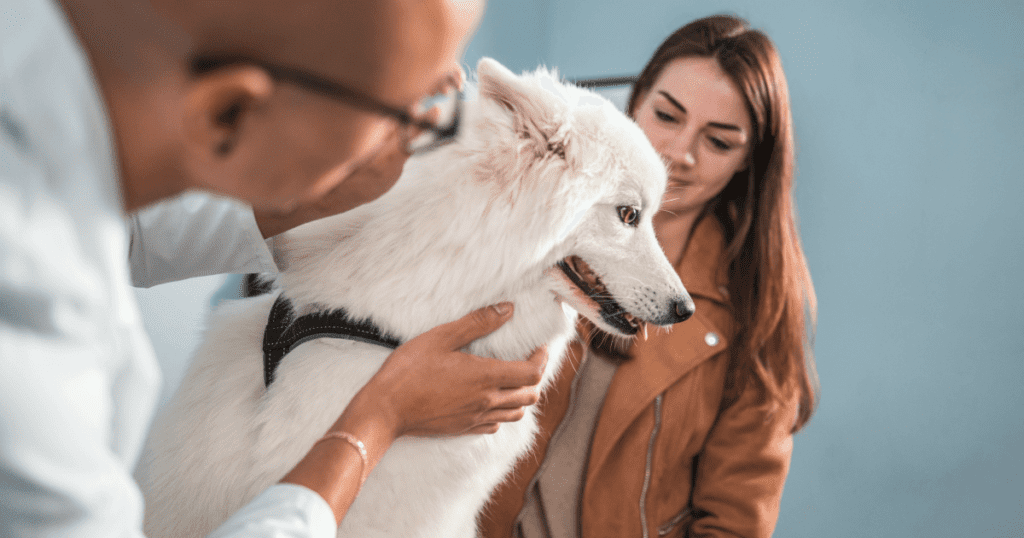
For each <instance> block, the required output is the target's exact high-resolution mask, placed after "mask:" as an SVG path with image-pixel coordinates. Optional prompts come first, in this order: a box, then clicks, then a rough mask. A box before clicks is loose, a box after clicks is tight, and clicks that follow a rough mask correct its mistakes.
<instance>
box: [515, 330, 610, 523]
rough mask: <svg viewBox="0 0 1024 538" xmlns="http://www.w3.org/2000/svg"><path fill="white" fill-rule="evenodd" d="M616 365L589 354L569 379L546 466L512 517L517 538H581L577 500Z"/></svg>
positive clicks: (542, 468)
mask: <svg viewBox="0 0 1024 538" xmlns="http://www.w3.org/2000/svg"><path fill="white" fill-rule="evenodd" d="M615 369H616V367H615V364H614V363H612V362H611V361H610V360H608V359H607V358H605V357H604V356H602V355H600V354H596V353H594V352H593V351H591V350H589V349H588V350H587V351H586V352H585V355H584V356H583V361H582V363H581V364H580V370H579V372H577V374H576V378H575V379H574V380H573V384H572V392H571V393H570V396H569V398H570V401H569V408H568V409H567V410H566V413H565V417H564V418H563V420H562V422H561V423H560V424H559V425H558V429H557V430H555V433H554V435H552V437H551V442H550V443H549V444H548V450H547V454H546V456H545V457H544V462H543V463H542V464H541V466H540V469H538V471H537V474H536V475H535V476H534V478H533V481H532V482H530V485H529V487H528V488H527V490H526V497H525V502H524V504H523V509H522V511H521V512H520V513H519V517H518V518H516V523H515V531H514V534H515V536H517V537H518V538H577V537H579V536H580V496H581V494H582V492H583V481H584V476H585V472H586V467H587V457H588V455H589V454H590V442H591V440H592V438H593V437H594V427H595V425H596V423H597V416H598V414H599V413H600V411H601V405H602V404H603V403H604V397H605V393H606V392H608V385H610V384H611V381H612V377H613V376H614V375H615Z"/></svg>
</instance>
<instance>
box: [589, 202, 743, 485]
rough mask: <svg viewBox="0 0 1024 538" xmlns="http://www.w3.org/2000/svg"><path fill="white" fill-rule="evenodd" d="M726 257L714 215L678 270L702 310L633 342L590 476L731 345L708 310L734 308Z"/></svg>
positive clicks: (603, 418) (597, 439)
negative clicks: (646, 415)
mask: <svg viewBox="0 0 1024 538" xmlns="http://www.w3.org/2000/svg"><path fill="white" fill-rule="evenodd" d="M722 256H723V233H722V229H721V225H720V224H719V223H718V221H717V219H715V218H714V217H710V216H709V217H707V218H703V219H701V220H700V221H699V222H698V223H697V225H696V227H695V228H694V232H693V235H692V237H691V239H690V242H689V244H688V245H687V248H686V253H685V254H684V256H683V259H682V260H681V261H680V263H679V266H678V267H676V271H677V272H678V273H679V275H680V278H682V280H683V284H684V285H685V286H686V288H687V291H688V292H689V293H690V295H691V296H693V297H694V299H695V300H698V307H697V312H696V313H695V314H694V315H693V317H692V318H690V319H688V320H686V321H684V322H682V323H678V324H676V325H674V326H673V327H672V328H671V329H656V330H654V331H653V332H651V334H650V335H649V338H648V339H647V340H646V341H645V340H643V338H642V337H641V338H639V339H637V341H636V342H635V343H634V344H633V346H632V348H631V349H630V354H631V355H632V359H630V360H628V361H626V362H624V363H622V364H621V365H619V367H618V371H617V372H616V373H615V377H614V378H613V379H612V382H611V385H610V386H609V387H608V393H607V395H606V397H605V399H604V402H605V403H604V406H603V408H602V409H601V414H600V416H599V419H598V422H597V428H596V429H595V431H594V441H593V444H592V446H591V452H590V462H589V464H588V475H589V474H590V473H591V471H592V470H595V469H599V468H600V467H601V465H603V464H604V461H605V460H606V459H607V458H608V455H609V454H610V453H611V451H612V449H613V448H614V447H615V444H616V443H617V442H618V440H619V438H620V437H621V436H622V435H623V433H624V432H625V431H626V429H627V428H628V427H629V425H630V424H632V423H633V422H634V421H635V420H636V419H637V417H638V416H639V415H640V414H641V413H643V411H644V410H645V409H647V408H648V407H650V406H651V404H652V403H653V402H654V399H655V398H656V397H657V396H658V395H659V394H661V393H663V392H665V390H667V389H668V388H669V387H670V386H672V385H673V384H675V383H676V381H678V380H679V379H680V378H681V377H683V376H684V375H686V373H687V372H689V371H690V370H692V369H693V368H694V367H695V366H697V365H698V364H700V363H701V362H703V361H705V360H707V359H709V358H711V357H713V356H714V355H716V354H717V353H719V352H721V351H724V350H725V349H726V348H727V347H728V342H727V341H726V333H725V332H723V330H722V329H723V328H722V327H717V326H715V324H714V323H712V321H711V319H710V318H709V316H708V315H707V312H702V309H703V308H725V307H726V305H727V304H728V301H727V298H726V295H727V293H728V292H727V290H726V287H725V285H724V282H725V271H724V267H723V265H724V264H723V263H722ZM700 299H706V300H703V301H701V300H700ZM709 335H714V337H712V336H709Z"/></svg>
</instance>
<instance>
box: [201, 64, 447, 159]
mask: <svg viewBox="0 0 1024 538" xmlns="http://www.w3.org/2000/svg"><path fill="white" fill-rule="evenodd" d="M237 64H252V65H255V66H257V67H259V68H261V69H263V70H265V71H266V72H267V73H268V74H269V75H270V76H271V77H273V78H275V79H278V80H283V81H287V82H292V83H294V84H296V85H298V86H301V87H303V88H306V89H307V90H310V91H312V92H315V93H319V94H321V95H324V96H327V97H330V98H333V99H336V100H338V101H342V102H345V103H348V104H350V105H352V106H355V107H357V108H361V109H363V110H365V111H367V112H372V113H375V114H379V115H382V116H388V117H390V118H392V119H394V120H395V121H397V122H399V123H400V124H401V125H403V126H405V127H415V128H417V129H421V130H424V131H430V132H432V133H434V136H435V137H436V139H435V140H434V141H433V142H431V143H430V144H428V145H426V146H423V147H419V148H416V151H429V150H431V149H435V148H437V147H440V146H443V145H445V144H448V143H450V142H452V141H453V140H454V139H455V136H456V135H457V134H458V132H459V124H460V123H461V117H462V96H463V94H462V90H461V89H459V90H457V95H456V97H455V99H456V101H455V110H454V112H453V116H452V121H451V125H448V126H446V127H439V126H437V125H436V124H434V123H431V122H429V121H427V120H424V119H420V118H415V117H413V116H412V114H409V112H407V111H405V110H401V109H399V108H396V107H393V106H391V105H388V104H386V103H382V102H380V101H378V100H377V99H375V98H373V97H370V96H369V95H366V94H365V93H363V92H360V91H358V90H354V89H352V88H349V87H348V86H345V85H344V84H341V83H338V82H334V81H332V80H331V79H329V78H327V77H324V76H321V75H319V74H316V73H313V72H310V71H306V70H304V69H299V68H295V67H290V66H286V65H280V64H276V63H271V62H266V61H263V60H258V59H255V58H250V57H247V56H212V55H198V56H196V57H194V58H193V59H192V61H191V62H190V65H189V67H190V70H191V72H192V73H193V74H196V75H202V74H206V73H209V72H212V71H215V70H217V69H221V68H224V67H228V66H231V65H237ZM450 82H451V83H452V84H453V85H456V84H455V80H454V77H452V80H451V81H450Z"/></svg>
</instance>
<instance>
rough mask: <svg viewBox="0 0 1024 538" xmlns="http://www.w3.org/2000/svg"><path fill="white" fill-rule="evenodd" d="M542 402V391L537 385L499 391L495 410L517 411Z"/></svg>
mask: <svg viewBox="0 0 1024 538" xmlns="http://www.w3.org/2000/svg"><path fill="white" fill-rule="evenodd" d="M538 401H540V389H539V388H538V387H537V386H536V385H530V386H526V387H519V388H515V389H503V390H501V391H499V393H498V398H497V400H496V402H495V405H494V408H495V409H516V408H519V407H526V406H528V405H533V404H535V403H537V402H538Z"/></svg>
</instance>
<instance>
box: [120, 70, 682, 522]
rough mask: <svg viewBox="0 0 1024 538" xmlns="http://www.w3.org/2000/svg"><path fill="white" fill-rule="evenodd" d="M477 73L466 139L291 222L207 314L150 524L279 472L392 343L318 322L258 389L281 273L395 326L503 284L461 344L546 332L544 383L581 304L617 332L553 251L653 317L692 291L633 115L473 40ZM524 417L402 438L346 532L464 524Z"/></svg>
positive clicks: (428, 317) (395, 330)
mask: <svg viewBox="0 0 1024 538" xmlns="http://www.w3.org/2000/svg"><path fill="white" fill-rule="evenodd" d="M477 77H478V83H477V86H478V88H477V91H478V94H479V95H478V96H477V98H476V99H474V100H470V101H468V102H467V103H466V108H465V111H464V116H463V122H464V123H463V129H462V132H460V135H459V137H458V140H456V141H455V142H454V143H452V144H450V145H448V146H445V147H443V148H441V149H439V150H436V151H434V152H430V153H426V154H424V155H422V156H416V157H414V158H413V159H411V160H410V161H409V162H408V164H407V165H406V168H405V171H404V173H403V175H402V178H401V179H400V180H399V182H398V183H397V184H396V185H395V186H394V187H393V188H392V189H391V191H389V192H388V193H387V194H386V195H384V196H382V197H381V198H380V199H378V200H376V201H375V202H372V203H369V204H366V205H364V206H361V207H359V208H357V209H355V210H353V211H350V212H348V213H345V214H342V215H339V216H336V217H333V218H330V219H325V220H323V221H318V222H315V223H310V224H308V225H306V226H303V227H301V228H299V229H297V230H294V231H292V232H290V233H289V234H287V236H286V237H285V238H284V239H283V240H282V241H279V242H278V248H280V249H281V252H282V255H283V258H284V260H285V263H284V264H285V266H286V267H285V270H284V271H283V273H282V274H281V275H280V276H279V278H278V280H277V283H276V289H277V291H276V292H275V293H272V294H270V295H267V296H262V297H256V298H251V299H245V300H241V301H236V302H232V303H228V304H226V305H224V306H223V307H221V308H219V309H218V310H217V312H216V313H215V314H214V315H213V317H212V319H211V321H210V328H209V330H208V333H207V335H206V338H205V342H204V343H203V344H202V346H201V347H200V349H199V350H198V353H197V356H196V357H195V359H194V362H193V364H192V367H191V369H190V371H189V372H188V374H187V376H186V378H185V379H184V381H183V383H182V385H181V388H180V389H179V391H178V393H177V394H176V396H175V398H174V399H173V400H172V402H171V403H170V404H169V405H168V408H167V409H166V410H165V412H164V414H163V416H162V417H161V418H160V419H159V420H158V421H157V424H156V425H155V427H154V430H153V434H152V436H151V438H150V440H149V443H148V446H149V448H148V450H147V453H146V455H145V456H144V458H143V465H142V467H141V469H140V479H141V480H142V483H143V489H144V491H145V494H146V533H147V535H148V536H151V537H163V536H168V537H184V536H205V535H206V534H207V533H209V532H210V531H212V530H213V529H214V528H215V527H216V526H217V525H219V524H220V523H221V522H223V521H224V520H225V519H226V518H227V517H228V516H229V515H230V514H231V513H233V512H234V511H236V510H237V509H239V508H240V507H241V506H243V505H244V504H245V503H246V502H248V501H249V500H250V499H252V498H253V497H254V496H255V495H257V494H258V493H259V492H260V491H262V490H263V489H265V488H266V487H268V486H270V485H271V484H273V483H275V482H277V481H278V480H280V478H281V477H282V476H283V475H284V474H285V473H286V472H287V471H288V470H290V469H291V468H292V467H293V466H294V465H295V463H297V462H298V461H299V460H300V459H301V458H302V457H303V456H304V455H305V453H306V452H307V451H308V450H309V448H310V446H311V445H312V444H313V443H314V442H315V441H316V440H317V439H318V438H319V437H320V436H321V435H322V434H323V433H324V432H325V431H326V430H327V429H328V428H329V427H330V426H331V424H332V423H333V422H334V421H335V419H337V417H338V416H339V415H340V414H341V412H342V410H343V409H344V407H345V406H346V405H347V403H348V402H349V400H350V399H351V398H352V396H353V395H354V394H355V393H356V392H357V391H358V390H359V388H360V387H361V386H362V385H363V384H365V383H366V382H367V381H368V380H369V378H370V377H371V376H372V375H373V374H374V373H375V372H376V371H377V369H378V368H379V367H380V365H381V364H382V363H383V361H384V359H385V358H386V357H387V355H388V353H389V350H387V349H385V348H381V347H378V346H374V345H370V344H366V343H360V342H355V341H349V340H338V339H320V340H314V341H310V342H307V343H304V344H302V345H300V346H298V347H297V348H296V349H295V350H294V351H292V352H291V353H290V354H288V355H287V356H286V357H285V359H284V360H283V361H282V362H281V364H280V367H279V368H278V370H277V374H276V378H275V381H274V382H273V383H272V384H271V386H270V387H269V389H265V388H264V386H263V375H262V349H261V344H262V338H263V330H264V327H265V326H266V323H267V316H268V313H269V310H270V307H271V305H272V304H273V302H274V300H275V299H276V297H277V296H278V294H279V293H284V294H285V295H286V296H287V297H289V298H290V299H291V300H292V302H293V304H294V305H295V306H296V310H297V311H298V312H299V313H300V314H301V313H304V312H307V311H310V310H314V309H324V308H331V307H338V306H341V307H344V308H345V309H346V310H347V311H348V312H349V313H350V314H351V315H352V316H353V318H356V319H363V318H369V319H371V320H373V322H375V323H376V324H377V325H378V326H379V327H381V328H382V329H383V330H384V331H386V332H388V333H390V334H392V335H394V336H396V337H398V338H400V339H402V340H403V341H404V340H408V339H410V338H412V337H414V336H416V335H418V334H420V333H422V332H424V331H426V330H428V329H431V328H433V327H435V326H437V325H439V324H442V323H445V322H448V321H451V320H454V319H457V318H459V317H461V316H463V315H465V314H466V313H468V312H470V311H472V310H474V309H476V308H479V307H483V306H486V305H489V304H494V303H497V302H500V301H513V302H514V304H515V315H514V317H513V319H512V320H511V321H510V322H508V323H507V324H506V325H504V326H503V327H502V328H501V329H499V330H498V331H496V332H495V333H493V334H492V335H489V336H487V337H485V338H482V339H480V340H478V341H476V342H474V343H473V344H472V345H470V346H469V347H468V351H469V352H471V353H475V354H478V355H482V356H489V357H497V358H500V359H504V360H519V359H522V358H524V357H526V356H527V355H529V354H530V352H531V351H532V350H533V349H535V348H536V347H538V346H540V345H547V346H548V352H549V360H548V365H547V370H546V373H545V375H544V381H543V383H544V385H546V384H548V383H549V382H550V379H551V378H552V376H553V375H554V373H555V372H556V371H557V370H558V367H559V363H560V361H561V360H562V356H563V354H564V349H565V347H566V345H567V343H568V341H569V340H570V339H571V338H572V337H573V334H574V328H573V326H574V319H575V316H576V311H577V310H579V311H580V312H582V313H583V314H584V315H585V316H587V317H588V318H590V319H591V320H593V321H594V322H595V323H596V324H597V325H598V326H601V327H602V328H604V329H606V330H608V331H609V332H613V333H615V332H618V331H616V330H615V329H614V327H611V326H609V325H608V324H607V323H606V322H605V321H604V320H603V319H602V318H601V316H600V315H599V314H598V312H597V310H596V309H595V304H594V303H593V302H592V301H589V300H587V299H586V298H585V296H583V295H582V294H581V293H580V292H579V290H578V288H575V287H574V286H572V285H571V284H570V283H569V281H568V279H566V278H565V277H564V276H563V275H562V274H561V273H560V272H559V271H557V270H552V268H553V267H554V266H555V265H556V263H557V262H558V261H559V260H562V259H563V258H565V257H567V256H569V255H577V256H579V257H580V258H582V259H583V260H585V261H586V262H587V263H588V264H589V265H590V266H591V267H592V268H593V270H594V271H595V272H596V273H597V274H598V275H600V277H601V279H602V280H603V281H604V283H605V284H606V286H607V288H608V290H609V291H610V292H611V294H612V295H613V296H614V297H615V299H616V300H617V302H619V304H621V305H622V306H623V307H624V308H625V309H626V310H628V311H629V312H630V313H631V314H633V315H635V316H636V317H637V318H640V319H642V320H646V321H649V322H653V323H657V324H664V320H665V319H666V316H667V315H668V314H667V312H668V311H670V310H671V309H672V308H673V304H675V303H674V302H673V301H678V300H679V299H680V298H686V300H688V298H687V296H686V291H685V290H684V288H683V285H682V283H681V282H680V281H679V278H678V277H677V276H676V274H675V272H674V271H673V269H672V267H671V266H670V265H669V263H668V262H667V260H666V259H665V257H664V255H663V253H662V252H661V249H660V248H659V246H658V243H657V241H656V240H655V237H654V231H653V228H652V227H651V216H652V215H653V214H654V213H655V211H656V210H657V207H658V204H659V202H660V199H661V195H662V192H663V190H664V188H665V182H666V174H665V168H664V165H663V163H662V161H661V160H660V158H659V156H658V155H657V153H656V152H655V151H654V149H653V148H652V147H651V145H650V144H649V142H648V141H647V139H646V137H645V136H644V134H643V132H642V131H641V130H640V129H639V128H638V127H637V126H636V124H635V123H633V122H632V121H630V120H629V119H628V118H626V117H625V116H624V115H623V114H622V113H620V112H619V111H618V110H616V109H615V108H614V106H613V105H612V104H611V103H609V102H607V101H606V100H604V99H603V98H601V97H599V96H597V95H596V94H594V93H592V92H589V91H587V90H583V89H579V88H576V87H573V86H569V85H566V84H563V83H561V82H559V81H558V80H557V79H556V77H555V75H554V74H553V73H550V72H548V71H546V70H544V69H539V70H538V71H537V72H535V73H531V74H526V75H522V76H516V75H513V74H512V73H511V72H509V71H508V70H507V69H505V68H504V67H502V66H501V65H499V64H498V63H497V62H495V61H493V60H488V59H485V60H482V61H481V62H480V64H479V65H478V67H477ZM620 206H631V207H636V208H638V209H640V211H641V213H640V218H639V225H637V226H635V227H634V226H629V225H627V224H625V223H624V222H623V221H622V220H621V218H620V214H619V211H618V209H617V208H618V207H620ZM424 382H425V383H426V382H433V383H444V379H435V380H424ZM535 430H536V420H535V418H534V416H533V414H532V409H531V410H530V412H528V413H527V416H526V418H524V419H522V420H520V421H519V422H516V423H510V424H504V425H502V426H501V428H500V429H499V431H498V432H497V433H495V434H493V435H472V436H463V437H457V438H445V439H432V438H431V439H426V438H402V439H399V440H398V441H397V442H396V443H395V444H394V445H393V446H392V447H391V449H390V450H389V451H388V452H387V453H386V455H385V456H384V458H383V459H382V460H381V462H380V463H379V464H378V465H377V467H376V468H375V469H374V470H373V471H372V473H371V474H370V476H369V478H368V480H367V481H366V483H365V484H364V486H363V488H362V490H361V492H360V493H359V496H358V497H357V499H356V501H355V503H354V504H353V505H352V507H351V508H350V510H349V511H348V513H347V515H346V516H345V518H344V521H343V522H342V525H341V528H340V530H339V533H338V534H339V536H350V537H359V538H367V537H377V536H381V537H383V536H401V537H418V536H422V537H430V538H436V537H456V536H458V537H470V536H474V535H475V534H476V516H477V512H478V511H479V510H480V509H481V507H482V506H483V504H484V503H485V502H486V500H487V498H488V496H489V495H490V493H491V491H492V489H493V488H494V487H495V486H496V485H497V484H498V483H499V482H500V481H501V480H502V478H503V477H504V476H505V474H506V473H508V472H509V471H510V470H511V468H512V466H513V464H514V463H515V461H516V459H517V458H518V457H520V456H521V455H522V454H523V453H524V452H525V451H526V450H527V449H528V447H529V445H530V443H531V442H532V440H533V436H534V433H535Z"/></svg>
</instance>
